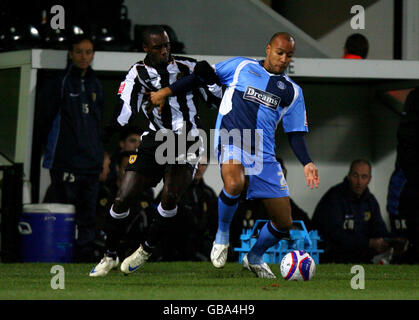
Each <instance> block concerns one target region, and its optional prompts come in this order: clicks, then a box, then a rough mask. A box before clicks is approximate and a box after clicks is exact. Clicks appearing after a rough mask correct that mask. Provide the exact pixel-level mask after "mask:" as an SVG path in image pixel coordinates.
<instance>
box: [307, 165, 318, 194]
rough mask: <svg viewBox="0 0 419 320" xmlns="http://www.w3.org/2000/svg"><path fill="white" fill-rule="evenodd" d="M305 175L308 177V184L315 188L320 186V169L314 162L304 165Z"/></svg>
mask: <svg viewBox="0 0 419 320" xmlns="http://www.w3.org/2000/svg"><path fill="white" fill-rule="evenodd" d="M304 175H305V177H306V184H307V186H309V187H310V189H313V187H316V188H317V187H318V186H319V183H320V176H319V170H318V169H317V167H316V166H315V164H314V163H313V162H309V163H307V164H306V165H305V166H304Z"/></svg>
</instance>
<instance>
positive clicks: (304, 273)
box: [281, 250, 316, 281]
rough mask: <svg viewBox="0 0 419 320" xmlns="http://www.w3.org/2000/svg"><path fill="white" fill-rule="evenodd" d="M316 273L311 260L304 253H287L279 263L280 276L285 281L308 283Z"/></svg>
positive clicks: (314, 265) (296, 251) (295, 251)
mask: <svg viewBox="0 0 419 320" xmlns="http://www.w3.org/2000/svg"><path fill="white" fill-rule="evenodd" d="M315 272H316V264H315V263H314V260H313V258H312V257H311V256H310V255H309V254H308V253H307V252H305V251H301V250H294V251H291V252H288V253H287V254H286V255H285V256H284V257H283V258H282V261H281V275H282V277H283V278H284V279H285V280H297V281H308V280H310V279H311V278H313V276H314V273H315Z"/></svg>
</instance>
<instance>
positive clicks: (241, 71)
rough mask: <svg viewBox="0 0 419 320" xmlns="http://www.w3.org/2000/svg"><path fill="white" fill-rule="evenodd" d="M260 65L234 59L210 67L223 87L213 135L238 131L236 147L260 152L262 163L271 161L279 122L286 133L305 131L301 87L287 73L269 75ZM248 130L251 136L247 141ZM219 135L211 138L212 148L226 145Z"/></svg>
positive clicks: (256, 61)
mask: <svg viewBox="0 0 419 320" xmlns="http://www.w3.org/2000/svg"><path fill="white" fill-rule="evenodd" d="M262 64H263V61H258V60H254V59H249V58H244V57H235V58H232V59H229V60H226V61H223V62H220V63H217V64H215V65H214V68H215V72H216V74H217V76H218V77H219V79H220V81H221V83H222V84H223V85H226V87H227V89H226V91H225V93H224V96H223V99H222V102H221V105H220V109H219V113H218V117H217V123H216V132H217V131H218V132H222V131H223V130H222V129H225V130H226V131H227V132H230V131H232V130H233V131H234V130H236V131H237V130H238V131H239V134H240V137H241V139H242V140H241V144H242V145H241V146H239V147H241V148H242V149H246V150H248V149H247V148H250V149H249V150H250V151H251V153H252V154H255V153H257V152H262V153H263V159H264V161H266V160H272V161H275V131H276V128H277V126H278V123H279V122H280V121H281V120H282V125H283V128H284V131H285V132H286V133H287V132H293V131H304V132H308V127H307V118H306V109H305V103H304V97H303V93H302V90H301V88H300V87H299V86H298V85H297V84H296V83H295V82H293V81H292V80H291V79H290V77H289V76H288V75H287V74H285V73H282V74H272V73H269V72H268V71H266V69H265V68H264V67H263V65H262ZM245 131H246V132H245ZM248 131H251V132H252V133H253V136H251V137H250V138H249V137H248V135H246V133H247V132H248ZM260 135H262V137H260ZM220 136H221V134H220V135H218V134H217V133H216V135H215V139H216V141H214V142H215V147H216V148H219V145H220V144H226V143H225V142H222V140H221V137H220ZM261 138H262V139H261ZM227 144H228V143H227ZM216 150H217V149H216ZM218 150H219V149H218ZM216 152H217V151H216Z"/></svg>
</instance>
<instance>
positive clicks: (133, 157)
mask: <svg viewBox="0 0 419 320" xmlns="http://www.w3.org/2000/svg"><path fill="white" fill-rule="evenodd" d="M135 161H137V155H135V154H134V155H131V156H129V160H128V162H129V163H130V164H133V163H134V162H135Z"/></svg>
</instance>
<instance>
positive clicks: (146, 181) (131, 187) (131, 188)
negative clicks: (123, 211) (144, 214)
mask: <svg viewBox="0 0 419 320" xmlns="http://www.w3.org/2000/svg"><path fill="white" fill-rule="evenodd" d="M150 184H151V183H150V178H148V177H145V176H144V175H143V174H141V173H140V172H137V171H125V174H124V176H123V178H122V182H121V186H120V187H119V191H118V195H117V199H118V200H119V201H122V202H126V201H130V200H131V199H133V198H135V197H138V196H139V195H141V193H143V192H144V191H145V190H146V189H148V188H149V187H150Z"/></svg>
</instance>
